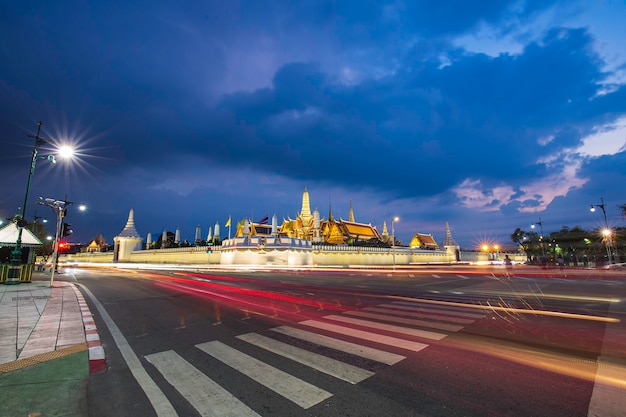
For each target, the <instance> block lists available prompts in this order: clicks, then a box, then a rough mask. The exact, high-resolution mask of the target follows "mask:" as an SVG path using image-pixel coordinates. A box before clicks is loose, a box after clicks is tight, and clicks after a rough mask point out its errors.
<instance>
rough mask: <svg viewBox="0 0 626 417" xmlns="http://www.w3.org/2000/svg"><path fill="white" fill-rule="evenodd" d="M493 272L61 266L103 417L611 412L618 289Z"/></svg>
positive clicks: (615, 277) (624, 286) (622, 291)
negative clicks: (85, 309) (94, 343)
mask: <svg viewBox="0 0 626 417" xmlns="http://www.w3.org/2000/svg"><path fill="white" fill-rule="evenodd" d="M513 272H514V276H509V274H508V273H507V271H506V270H504V269H502V268H500V269H497V268H495V269H493V268H491V267H485V268H475V267H459V268H451V267H448V268H439V269H438V268H435V267H429V268H415V269H412V270H395V271H391V270H372V271H352V270H348V269H345V270H335V271H317V270H315V271H299V272H284V271H283V272H280V271H252V270H240V271H210V270H195V271H184V270H123V269H116V268H107V269H87V268H76V269H68V270H66V271H65V273H64V274H63V275H62V277H63V278H62V279H65V280H72V281H74V282H76V283H77V284H78V285H79V288H80V289H81V291H82V292H83V294H84V295H85V298H86V300H87V302H88V304H89V305H90V308H91V310H92V313H93V314H94V316H95V320H96V324H97V326H98V330H99V332H100V337H101V338H102V340H103V345H104V348H105V352H106V357H107V366H108V369H107V371H106V372H103V373H100V374H94V375H92V376H91V377H90V382H89V410H90V415H91V416H93V417H100V416H113V415H115V416H118V415H119V416H123V415H124V416H126V415H127V416H131V415H141V416H168V415H179V416H214V415H215V416H226V415H232V416H245V415H251V416H255V415H260V416H382V415H398V416H503V415H506V416H530V415H532V416H563V417H565V416H567V417H572V416H591V415H598V416H612V415H615V416H617V415H623V414H621V413H622V412H623V410H624V409H625V408H624V407H625V406H626V403H625V402H624V401H625V400H624V398H626V395H624V394H625V393H626V376H625V375H626V372H625V369H626V332H625V331H624V322H625V321H626V301H625V300H626V279H624V277H623V276H620V275H619V274H615V273H613V274H609V273H606V272H597V273H596V272H589V271H583V272H577V273H575V272H570V271H558V270H557V271H543V270H535V269H530V268H516V269H515V270H514V271H513Z"/></svg>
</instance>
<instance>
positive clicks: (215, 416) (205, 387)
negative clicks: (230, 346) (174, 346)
mask: <svg viewBox="0 0 626 417" xmlns="http://www.w3.org/2000/svg"><path fill="white" fill-rule="evenodd" d="M146 360H147V361H148V362H150V363H151V364H152V365H154V367H155V368H157V369H158V370H159V372H160V373H161V374H162V375H163V377H164V378H165V380H166V381H167V382H169V383H170V384H171V385H172V386H173V387H174V388H176V391H178V392H179V393H180V394H181V395H182V396H183V397H185V399H186V400H187V401H189V403H190V404H191V405H192V406H193V407H194V408H195V409H196V410H197V411H198V413H199V414H200V415H201V416H202V417H239V416H241V417H259V415H258V414H257V413H256V412H254V411H253V410H252V409H250V408H249V407H248V406H247V405H245V404H244V403H242V402H241V401H239V400H238V399H237V398H236V397H235V396H233V395H232V394H231V393H230V392H228V391H226V390H225V389H224V388H222V387H221V386H220V385H218V384H217V383H216V382H214V381H213V380H212V379H210V378H209V377H207V376H206V375H205V374H203V373H202V372H201V371H199V370H198V369H196V368H195V367H194V366H193V365H191V364H190V363H189V362H187V361H186V360H185V359H183V358H181V357H180V356H179V355H178V353H176V352H174V351H173V350H168V351H165V352H159V353H154V354H152V355H147V356H146Z"/></svg>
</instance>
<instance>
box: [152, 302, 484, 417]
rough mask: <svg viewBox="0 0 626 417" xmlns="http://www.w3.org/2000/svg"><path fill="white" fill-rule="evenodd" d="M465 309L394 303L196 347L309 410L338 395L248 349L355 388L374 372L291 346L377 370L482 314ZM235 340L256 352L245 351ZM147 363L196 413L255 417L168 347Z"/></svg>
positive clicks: (242, 402)
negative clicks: (329, 352)
mask: <svg viewBox="0 0 626 417" xmlns="http://www.w3.org/2000/svg"><path fill="white" fill-rule="evenodd" d="M468 310H469V309H467V308H461V307H459V308H457V307H453V306H433V305H431V304H427V303H425V304H422V303H419V302H406V301H392V302H388V303H383V304H379V305H376V306H371V307H365V308H362V309H360V310H352V311H345V312H343V313H341V314H329V315H325V316H322V317H320V318H319V319H309V320H303V321H300V322H298V323H296V324H295V325H293V326H279V327H274V328H271V329H270V332H268V333H269V336H271V335H272V334H276V335H277V336H278V335H280V336H282V337H279V339H281V340H276V339H274V338H272V337H268V335H262V334H259V333H254V332H252V333H246V334H241V335H238V336H236V338H235V339H236V341H235V340H233V342H232V343H230V342H229V341H217V340H212V341H207V342H204V343H199V344H197V345H195V346H194V348H195V349H196V350H197V351H199V352H202V353H203V354H205V355H207V357H210V358H211V360H216V361H218V362H219V363H221V364H223V365H225V366H226V369H229V372H235V373H237V374H238V375H239V376H243V377H245V378H247V379H249V380H251V381H254V383H256V384H260V385H262V386H263V387H265V388H266V389H268V390H270V391H272V392H274V393H275V394H276V395H278V396H280V397H282V398H284V399H287V400H288V401H290V402H291V403H293V404H295V405H297V406H298V407H300V408H302V409H304V410H306V409H309V408H311V407H314V406H315V405H317V404H320V403H322V402H324V401H326V400H328V399H329V398H331V397H332V396H333V395H335V394H334V393H333V392H331V389H329V388H328V387H319V386H316V385H315V384H314V383H312V382H311V381H306V380H305V379H304V378H303V377H302V375H300V374H299V375H298V376H296V375H292V374H290V373H289V372H287V371H285V370H284V369H281V367H280V365H278V364H276V363H268V359H267V357H266V356H264V358H265V361H264V360H261V359H259V358H256V357H254V356H253V354H254V353H253V354H251V353H250V352H258V349H261V350H262V351H266V352H270V353H271V354H273V355H278V356H279V357H282V358H285V359H287V360H288V361H289V363H293V364H294V366H296V367H298V366H302V367H305V368H306V369H310V370H314V371H317V372H320V373H322V374H324V375H326V376H328V377H331V378H334V379H337V380H338V381H339V382H340V383H341V382H343V383H348V384H352V385H357V384H359V383H360V382H362V381H364V380H366V379H368V378H370V377H372V376H374V375H375V372H373V371H371V370H368V369H363V368H361V367H359V366H355V365H352V364H349V363H346V362H344V361H341V360H337V359H334V358H331V357H329V356H326V355H323V354H320V353H316V352H312V351H310V350H307V349H305V348H302V347H298V346H296V345H302V343H298V342H299V341H304V342H307V343H308V344H312V345H316V346H321V347H324V348H328V349H332V350H334V351H338V352H340V353H343V354H348V355H351V356H354V357H360V358H364V359H367V360H369V361H373V362H376V363H378V364H379V365H380V366H393V365H395V364H397V363H399V362H401V361H402V360H404V359H406V358H407V355H411V354H415V353H416V352H420V351H421V350H423V349H425V348H427V347H428V346H429V343H432V342H433V341H438V340H442V339H443V338H445V337H447V336H448V335H449V334H452V333H454V332H458V331H460V330H461V329H462V328H463V326H464V325H468V324H471V323H473V322H474V321H476V320H479V319H481V318H483V317H484V315H483V314H481V313H480V312H476V311H474V310H469V311H468ZM240 342H244V346H248V345H249V346H252V347H253V349H249V350H246V349H242V348H241V343H240ZM305 346H307V344H305ZM254 348H258V349H254ZM244 350H245V352H244ZM341 357H344V356H341ZM145 359H146V361H147V362H148V363H149V364H150V365H151V366H153V367H154V368H155V369H156V370H157V371H158V373H159V374H161V376H162V377H163V379H164V380H165V381H166V382H167V383H168V384H169V385H171V386H172V387H173V388H174V389H175V390H176V391H177V392H178V393H179V394H180V395H181V396H182V397H184V398H185V399H186V400H187V402H188V403H189V404H190V405H191V406H192V407H193V408H194V409H196V411H197V412H198V414H200V415H201V416H259V414H258V413H257V411H255V410H253V409H252V408H250V406H249V405H247V404H246V403H245V396H241V394H240V397H239V398H238V396H237V393H232V392H229V391H228V390H227V389H226V388H224V387H222V386H221V385H220V383H219V377H220V376H221V375H218V376H217V377H213V378H212V377H211V376H209V375H206V374H205V373H204V372H203V371H202V370H200V369H198V368H197V367H196V366H194V364H192V363H191V362H190V361H188V360H187V359H185V358H183V357H182V356H181V355H180V354H179V353H177V352H175V351H173V350H166V351H162V352H158V353H153V354H149V355H146V356H145ZM207 360H208V358H207ZM283 366H284V363H283ZM290 369H292V368H291V367H290ZM304 375H307V373H304ZM231 389H232V387H231Z"/></svg>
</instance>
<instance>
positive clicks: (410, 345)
mask: <svg viewBox="0 0 626 417" xmlns="http://www.w3.org/2000/svg"><path fill="white" fill-rule="evenodd" d="M345 318H347V317H345ZM299 324H302V325H305V326H310V327H315V328H318V329H322V330H328V331H330V332H334V333H339V334H343V335H346V336H352V337H356V338H358V339H363V340H369V341H371V342H376V343H381V344H384V345H389V346H395V347H399V348H402V349H407V350H412V351H413V352H419V351H420V350H422V349H424V348H426V347H428V345H426V344H424V343H418V342H411V341H409V340H404V339H399V338H397V337H391V336H385V335H381V334H377V333H370V332H366V331H363V330H357V329H352V328H350V327H345V326H339V325H337V324H332V323H325V322H321V321H317V320H305V321H301V322H300V323H299ZM442 336H443V335H442Z"/></svg>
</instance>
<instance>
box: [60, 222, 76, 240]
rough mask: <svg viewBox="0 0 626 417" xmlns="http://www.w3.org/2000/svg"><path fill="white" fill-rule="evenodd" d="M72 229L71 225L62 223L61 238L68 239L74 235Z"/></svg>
mask: <svg viewBox="0 0 626 417" xmlns="http://www.w3.org/2000/svg"><path fill="white" fill-rule="evenodd" d="M71 227H72V225H71V224H69V223H65V222H63V223H61V237H66V236H69V235H71V234H72V233H74V231H73V230H72V229H71Z"/></svg>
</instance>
